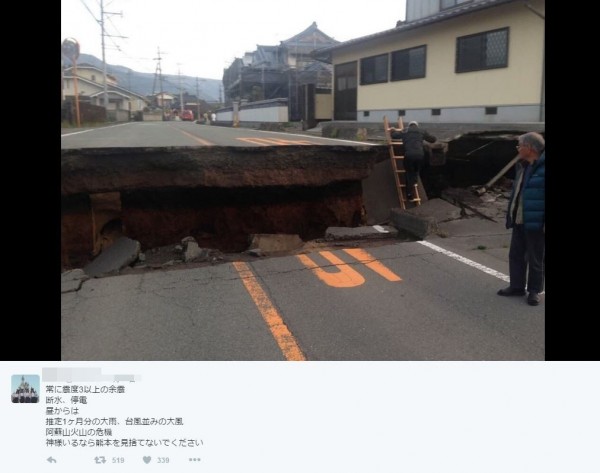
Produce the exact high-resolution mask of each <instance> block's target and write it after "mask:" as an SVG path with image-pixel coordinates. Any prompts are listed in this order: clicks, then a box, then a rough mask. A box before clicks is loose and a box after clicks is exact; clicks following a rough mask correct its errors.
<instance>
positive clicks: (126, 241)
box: [83, 237, 141, 278]
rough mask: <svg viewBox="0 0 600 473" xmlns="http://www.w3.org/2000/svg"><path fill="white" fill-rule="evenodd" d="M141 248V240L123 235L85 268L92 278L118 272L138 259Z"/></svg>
mask: <svg viewBox="0 0 600 473" xmlns="http://www.w3.org/2000/svg"><path fill="white" fill-rule="evenodd" d="M140 250H141V245H140V242H139V241H136V240H132V239H131V238H127V237H121V238H119V239H118V240H116V241H115V242H114V243H113V244H112V245H111V246H109V247H108V248H107V249H105V250H104V251H103V252H102V253H100V254H99V255H98V256H97V257H96V259H94V260H93V261H92V262H91V263H90V264H88V265H87V266H85V267H84V268H83V270H84V271H85V273H86V274H87V275H88V276H90V277H92V278H97V277H101V276H106V275H109V274H115V273H118V272H119V271H120V270H121V269H123V268H124V267H126V266H129V265H130V264H131V263H133V262H134V261H135V260H137V258H138V256H139V254H140Z"/></svg>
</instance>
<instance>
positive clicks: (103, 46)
mask: <svg viewBox="0 0 600 473" xmlns="http://www.w3.org/2000/svg"><path fill="white" fill-rule="evenodd" d="M105 15H119V16H123V13H116V12H107V11H104V0H100V20H98V23H100V31H101V37H102V73H103V76H104V94H103V99H102V100H103V102H104V108H105V109H106V117H107V119H108V83H107V77H106V76H107V75H108V72H107V70H106V52H105V49H106V45H105V42H104V38H105V37H106V36H110V37H118V38H125V36H114V35H107V34H106V30H105V28H104V16H105Z"/></svg>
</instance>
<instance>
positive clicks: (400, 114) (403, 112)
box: [398, 110, 406, 117]
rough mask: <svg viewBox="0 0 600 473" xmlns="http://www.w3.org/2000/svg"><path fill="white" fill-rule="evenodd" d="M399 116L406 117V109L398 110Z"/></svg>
mask: <svg viewBox="0 0 600 473" xmlns="http://www.w3.org/2000/svg"><path fill="white" fill-rule="evenodd" d="M398 116H399V117H404V116H406V110H398Z"/></svg>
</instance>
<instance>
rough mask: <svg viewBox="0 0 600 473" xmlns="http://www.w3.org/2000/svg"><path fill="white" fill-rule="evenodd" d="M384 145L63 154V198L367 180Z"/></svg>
mask: <svg viewBox="0 0 600 473" xmlns="http://www.w3.org/2000/svg"><path fill="white" fill-rule="evenodd" d="M387 155H388V149H387V147H385V146H379V145H371V144H365V145H364V146H361V145H355V146H322V145H293V146H257V147H240V146H198V147H190V146H186V147H160V148H133V147H132V148H83V149H62V150H61V194H62V195H63V196H67V195H74V194H81V193H83V194H92V193H99V192H116V191H121V192H122V191H132V190H143V189H146V190H156V189H174V188H176V189H183V188H188V189H193V188H240V187H267V188H268V187H280V186H308V187H322V186H328V185H330V184H332V183H336V182H345V181H360V180H362V179H364V178H366V177H367V176H368V175H369V174H370V172H371V170H372V168H373V165H374V164H375V163H376V162H379V161H381V160H383V159H385V157H386V156H387Z"/></svg>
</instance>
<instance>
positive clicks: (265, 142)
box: [236, 138, 316, 146]
mask: <svg viewBox="0 0 600 473" xmlns="http://www.w3.org/2000/svg"><path fill="white" fill-rule="evenodd" d="M236 139H238V140H240V141H245V142H246V143H252V144H255V145H261V146H273V145H275V146H285V145H313V144H316V143H312V142H310V141H304V140H282V139H279V138H236Z"/></svg>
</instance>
